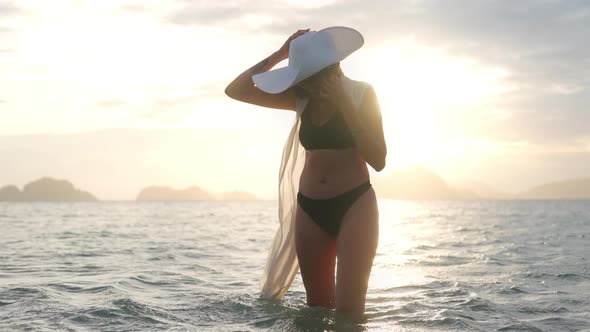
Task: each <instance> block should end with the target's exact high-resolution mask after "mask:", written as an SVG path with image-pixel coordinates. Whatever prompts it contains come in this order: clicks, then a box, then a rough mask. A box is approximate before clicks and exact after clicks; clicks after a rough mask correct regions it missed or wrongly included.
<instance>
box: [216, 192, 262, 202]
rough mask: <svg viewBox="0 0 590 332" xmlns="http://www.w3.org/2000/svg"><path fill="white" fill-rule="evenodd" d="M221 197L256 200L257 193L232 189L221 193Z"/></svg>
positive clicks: (231, 199)
mask: <svg viewBox="0 0 590 332" xmlns="http://www.w3.org/2000/svg"><path fill="white" fill-rule="evenodd" d="M221 199H222V200H226V201H228V200H229V201H255V200H257V198H256V195H254V194H252V193H249V192H245V191H230V192H225V193H223V194H221Z"/></svg>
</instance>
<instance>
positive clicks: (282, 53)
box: [277, 29, 310, 60]
mask: <svg viewBox="0 0 590 332" xmlns="http://www.w3.org/2000/svg"><path fill="white" fill-rule="evenodd" d="M309 30H310V29H303V30H297V32H295V33H294V34H292V35H291V37H289V38H288V39H287V41H285V43H284V44H283V46H281V48H280V49H279V50H278V51H277V56H278V57H279V59H281V60H284V59H287V58H288V57H289V47H290V46H291V41H292V40H293V39H295V38H297V37H299V36H301V35H303V34H304V33H306V32H309Z"/></svg>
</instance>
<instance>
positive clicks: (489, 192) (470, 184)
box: [460, 181, 514, 199]
mask: <svg viewBox="0 0 590 332" xmlns="http://www.w3.org/2000/svg"><path fill="white" fill-rule="evenodd" d="M460 187H461V188H462V189H463V190H466V191H469V192H472V193H474V194H475V195H477V196H478V197H481V198H483V199H514V195H513V194H508V193H504V192H500V191H498V190H496V188H493V187H492V186H490V185H488V184H486V183H483V182H479V181H466V182H464V183H462V184H461V185H460Z"/></svg>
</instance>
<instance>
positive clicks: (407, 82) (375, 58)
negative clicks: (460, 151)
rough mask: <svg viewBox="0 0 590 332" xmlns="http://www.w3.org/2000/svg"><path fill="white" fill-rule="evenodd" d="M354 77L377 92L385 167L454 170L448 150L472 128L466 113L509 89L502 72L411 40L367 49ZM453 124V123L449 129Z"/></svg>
mask: <svg viewBox="0 0 590 332" xmlns="http://www.w3.org/2000/svg"><path fill="white" fill-rule="evenodd" d="M355 61H362V64H359V65H358V66H356V67H359V68H363V72H358V73H354V74H355V76H361V78H362V79H363V80H366V81H367V82H369V83H371V85H372V86H373V87H374V88H375V91H376V93H377V96H378V98H379V103H380V106H381V111H382V117H383V128H384V132H385V136H386V140H387V143H388V160H387V164H388V165H389V166H393V167H394V168H397V167H403V166H407V165H413V164H423V165H426V166H431V167H433V168H452V167H451V165H449V163H452V162H453V161H452V160H450V158H449V151H454V152H453V153H456V150H457V146H456V144H457V142H458V141H460V140H461V139H462V137H460V133H457V132H456V131H454V130H453V129H454V128H461V127H464V126H471V125H473V123H471V121H472V120H471V119H472V117H470V116H469V114H470V112H472V111H474V110H475V109H477V108H478V107H481V105H482V104H483V103H485V101H486V100H487V98H490V97H493V96H496V95H498V94H500V93H502V92H504V91H506V90H507V87H506V86H505V84H504V81H503V78H504V77H505V76H506V75H507V74H506V71H505V70H504V69H500V68H494V67H485V66H483V65H481V64H479V63H478V62H477V61H475V60H473V59H471V58H468V57H465V56H457V55H452V54H448V53H447V52H445V51H444V50H441V49H435V48H430V47H426V46H423V45H421V44H420V43H418V41H416V40H415V39H414V38H407V39H402V40H399V41H390V42H386V43H383V44H381V45H380V46H377V47H373V48H371V49H369V50H368V51H367V52H366V53H365V54H363V59H356V60H355ZM450 124H452V125H450Z"/></svg>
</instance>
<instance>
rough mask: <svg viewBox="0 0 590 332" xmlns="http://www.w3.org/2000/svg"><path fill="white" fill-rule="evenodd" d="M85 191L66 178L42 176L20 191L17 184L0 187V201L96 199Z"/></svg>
mask: <svg viewBox="0 0 590 332" xmlns="http://www.w3.org/2000/svg"><path fill="white" fill-rule="evenodd" d="M96 200H97V199H96V197H95V196H94V195H92V194H91V193H89V192H87V191H82V190H79V189H76V188H75V187H74V185H72V183H71V182H69V181H67V180H58V179H54V178H50V177H43V178H41V179H39V180H35V181H33V182H30V183H28V184H26V185H25V186H24V187H23V190H22V191H21V190H20V189H19V188H18V187H17V186H14V185H7V186H4V187H2V188H0V201H96Z"/></svg>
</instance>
